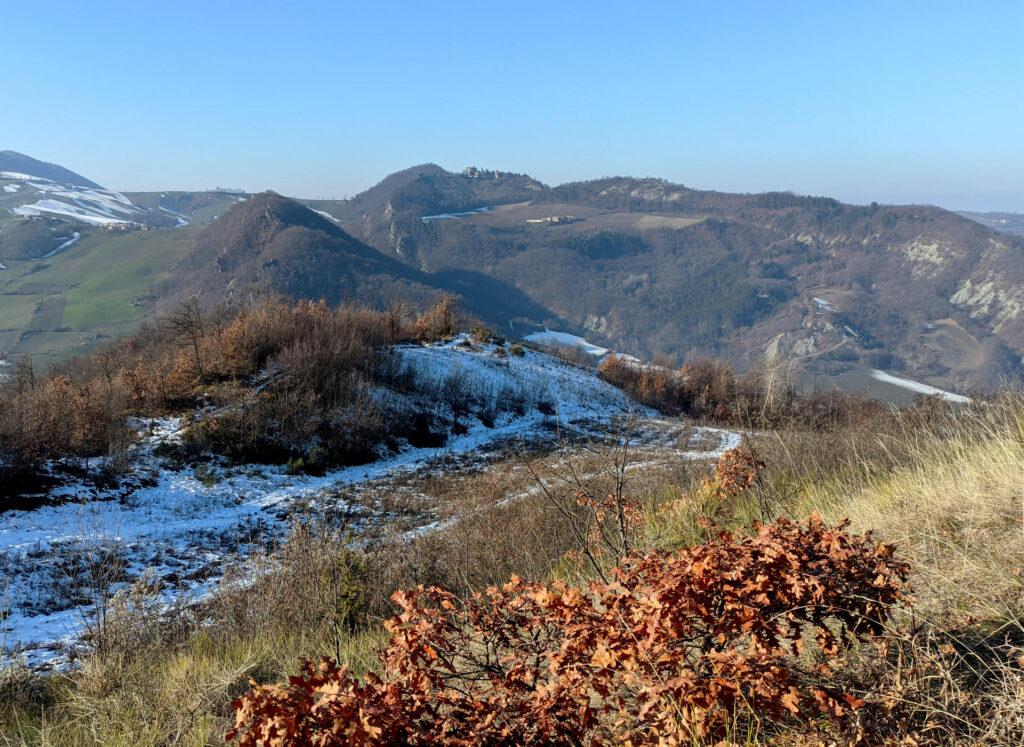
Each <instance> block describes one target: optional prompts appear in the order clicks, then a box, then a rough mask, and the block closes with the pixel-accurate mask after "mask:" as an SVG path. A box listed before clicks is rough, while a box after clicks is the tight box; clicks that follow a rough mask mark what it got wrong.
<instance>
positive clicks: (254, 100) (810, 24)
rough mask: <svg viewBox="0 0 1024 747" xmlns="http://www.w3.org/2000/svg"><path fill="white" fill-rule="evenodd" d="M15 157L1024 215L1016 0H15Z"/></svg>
mask: <svg viewBox="0 0 1024 747" xmlns="http://www.w3.org/2000/svg"><path fill="white" fill-rule="evenodd" d="M0 40H2V43H0V82H2V87H0V149H5V148H9V149H12V150H17V151H21V152H23V153H27V154H29V155H32V156H34V157H37V158H41V159H44V160H48V161H54V162H57V163H60V164H61V165H64V166H67V167H68V168H71V169H73V170H75V171H78V172H80V173H82V174H84V175H85V176H87V177H89V178H91V179H94V180H96V181H98V182H100V183H101V184H104V185H106V186H109V187H112V188H119V189H197V188H206V187H212V186H214V185H220V186H230V187H241V188H245V189H250V190H258V189H267V188H270V189H275V190H277V191H279V192H282V193H285V194H290V195H295V196H300V197H322V196H330V197H343V196H348V195H351V194H354V193H356V192H358V191H360V190H362V189H365V188H366V187H368V186H370V185H372V184H373V183H375V182H376V181H378V180H379V179H380V178H381V177H383V176H384V175H386V174H387V173H390V172H393V171H396V170H398V169H401V168H405V167H406V166H410V165H413V164H416V163H423V162H427V161H433V162H436V163H439V164H441V165H442V166H445V167H447V168H450V169H461V168H463V167H464V166H466V165H468V164H475V165H478V166H482V167H488V168H499V169H504V170H512V171H523V172H527V173H529V174H531V175H533V176H535V177H537V178H539V179H541V180H542V181H544V182H547V183H549V184H557V183H560V182H563V181H569V180H577V179H588V178H594V177H599V176H605V175H622V174H630V175H635V176H660V177H665V178H667V179H670V180H671V181H674V182H680V183H683V184H686V185H688V186H693V187H699V188H709V189H710V188H713V189H720V190H727V191H762V190H769V189H788V190H793V191H796V192H799V193H806V194H827V195H832V196H835V197H838V198H840V199H844V200H848V201H852V202H869V201H871V200H878V201H879V202H932V203H936V204H940V205H943V206H946V207H951V208H962V209H987V210H1016V211H1024V2H1022V0H1009V1H1006V2H983V1H977V0H976V1H974V2H967V1H962V2H944V1H942V0H930V1H929V2H910V1H905V0H899V1H897V2H892V1H891V0H890V1H888V2H877V3H875V2H864V1H861V0H857V2H822V1H821V0H816V1H814V2H786V1H785V0H779V2H764V1H763V0H760V1H758V2H729V1H728V0H721V1H717V0H706V1H705V2H684V1H683V0H675V1H669V2H636V1H634V2H619V3H605V2H600V1H599V0H589V1H588V2H570V1H565V2H559V1H558V0H547V2H531V1H529V0H527V1H516V2H507V1H504V2H483V1H482V0H477V1H476V2H464V3H463V2H423V1H418V2H402V1H399V0H392V2H387V3H384V2H375V1H371V0H367V1H366V2H362V3H349V2H329V1H328V0H321V1H320V2H286V1H285V0H276V1H274V2H264V1H262V0H249V1H248V2H241V1H239V2H221V1H218V0H204V1H203V2H194V1H192V0H177V1H176V2H161V3H156V2H150V1H149V0H132V1H131V2H104V1H103V0H88V1H84V0H76V1H75V2H66V1H64V0H47V2H45V3H35V2H24V1H21V2H18V1H16V0H2V2H0Z"/></svg>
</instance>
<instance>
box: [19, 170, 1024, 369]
mask: <svg viewBox="0 0 1024 747" xmlns="http://www.w3.org/2000/svg"><path fill="white" fill-rule="evenodd" d="M0 189H2V190H3V191H0V265H7V266H8V267H9V269H6V270H5V269H2V268H0V285H4V286H5V287H6V288H8V290H4V291H3V293H6V294H11V295H7V296H4V298H0V306H2V305H4V304H6V305H8V306H10V307H11V309H12V311H11V313H10V314H9V315H8V317H9V320H10V321H8V322H7V325H8V326H9V327H10V328H11V329H12V330H17V329H19V328H20V329H26V327H25V326H24V325H25V324H29V325H31V322H30V321H29V322H26V321H25V320H29V319H30V318H32V313H34V312H27V311H26V309H25V308H24V307H23V306H21V305H19V304H23V303H25V304H27V303H28V301H27V299H29V298H33V299H34V298H36V297H37V296H35V295H31V294H30V293H29V292H30V291H31V292H32V293H37V294H44V295H45V294H46V293H51V294H53V293H56V292H57V291H56V290H54V289H56V288H64V287H65V286H68V287H70V283H69V280H70V279H69V278H65V277H64V275H65V274H66V273H64V274H62V271H61V268H62V267H63V265H64V261H63V255H65V254H75V255H76V256H77V255H78V254H82V253H84V250H82V251H79V250H80V249H81V248H82V247H83V246H84V247H86V248H88V250H89V252H88V254H89V256H92V255H93V254H97V253H103V250H104V246H103V245H104V243H105V242H104V240H102V236H103V235H105V234H106V232H105V231H103V230H102V229H103V228H115V229H117V230H116V231H114V233H116V232H117V231H120V230H122V226H123V225H127V229H125V230H127V231H128V232H129V233H133V232H138V231H142V230H145V229H157V230H158V231H159V232H161V233H163V232H167V233H168V235H171V234H173V233H174V232H176V231H188V232H189V233H188V237H187V244H188V245H187V249H186V251H185V252H184V256H185V258H184V259H180V258H181V257H182V256H183V253H182V252H181V249H182V248H183V247H184V246H185V245H184V244H183V242H182V241H179V240H173V241H169V242H165V241H163V240H155V241H140V242H138V246H146V247H149V246H153V247H165V246H166V247H173V252H172V251H170V249H169V250H168V251H167V252H166V253H165V254H164V255H162V256H163V257H171V256H172V255H173V256H174V258H175V259H176V260H177V261H178V263H177V264H176V265H174V266H173V267H171V266H170V265H167V266H164V265H161V264H160V262H164V261H167V260H166V259H163V258H161V259H159V260H157V259H154V261H153V263H152V265H151V266H149V267H147V268H146V271H145V274H144V276H145V277H152V278H157V277H159V278H161V279H160V281H159V282H158V287H157V288H156V289H155V290H156V293H155V298H156V299H157V300H156V304H157V306H158V307H159V306H164V307H166V305H168V304H170V303H173V302H174V301H175V300H178V299H181V298H184V297H187V296H189V295H196V296H199V297H200V298H201V299H202V300H203V301H204V303H207V304H214V303H228V304H242V303H245V302H246V301H247V299H249V298H253V297H256V296H260V295H264V294H284V295H288V296H292V297H302V298H321V297H323V298H326V299H327V300H329V301H331V302H337V301H341V300H344V299H349V298H351V299H354V300H358V301H362V302H366V303H371V304H373V305H377V306H380V305H384V304H387V303H389V302H391V301H394V300H397V299H403V300H410V301H412V302H414V303H420V302H425V301H426V300H429V299H431V298H433V297H434V296H436V295H437V294H438V293H441V292H452V293H456V294H457V295H458V296H460V298H461V299H462V305H463V308H464V309H466V310H467V311H469V312H470V313H471V314H474V315H476V316H478V317H480V318H482V319H484V320H485V321H488V322H489V323H491V324H493V325H494V326H497V327H500V329H501V330H503V331H504V332H506V333H508V334H510V335H513V336H517V335H525V334H528V333H530V332H534V331H537V330H542V329H544V328H546V327H547V328H550V329H552V330H557V331H562V332H567V333H572V334H577V335H580V336H581V337H585V338H587V339H588V340H590V341H591V342H593V343H595V344H597V345H599V346H602V347H607V348H609V349H612V350H617V351H621V352H624V353H630V354H633V355H636V356H638V357H641V358H645V359H649V358H653V357H654V356H656V355H658V354H666V355H669V356H672V357H675V358H677V359H678V358H682V357H687V356H692V355H696V354H703V353H707V354H713V355H718V356H723V357H728V358H731V359H732V360H733V361H734V362H736V363H738V364H740V365H741V366H753V365H759V364H761V363H762V362H763V361H764V360H765V359H766V357H767V359H768V360H770V361H771V364H772V365H775V366H783V367H784V368H786V369H788V370H792V371H794V372H795V373H797V374H804V373H806V374H808V375H813V376H814V377H820V376H825V377H831V378H835V377H847V378H848V379H849V380H850V381H855V382H856V381H861V380H863V378H864V376H865V375H870V374H871V371H872V370H873V369H883V370H885V371H889V372H895V373H900V374H902V375H904V376H906V377H909V378H913V379H920V380H924V381H927V382H929V383H931V384H933V385H935V386H938V387H940V388H963V387H969V386H971V385H986V384H991V383H993V382H996V381H998V380H1000V379H1002V378H1003V377H1006V376H1010V377H1018V376H1020V374H1021V368H1022V366H1021V361H1022V357H1024V316H1022V311H1024V238H1021V237H1017V236H1013V235H1011V234H1009V233H1005V232H1001V231H996V230H993V229H992V228H990V227H988V226H986V225H982V224H981V223H979V222H978V220H977V218H976V217H973V216H972V218H967V217H964V216H962V215H958V214H956V213H952V212H949V211H947V210H942V209H940V208H937V207H931V206H923V205H903V206H891V205H877V204H872V205H867V206H855V205H845V204H843V203H840V202H838V201H837V200H834V199H831V198H828V197H808V196H800V195H794V194H791V193H781V192H776V193H765V194H730V193H724V192H715V191H706V190H695V189H690V188H688V187H685V186H683V185H679V184H672V183H670V182H667V181H664V180H659V179H650V178H646V179H637V178H632V177H608V178H602V179H598V180H593V181H586V182H576V183H570V184H563V185H560V186H557V187H548V186H546V185H544V184H542V183H541V182H539V181H537V180H535V179H532V178H531V177H529V176H527V175H524V174H516V173H510V172H500V171H487V170H481V169H474V168H470V169H467V170H465V171H463V172H461V173H453V172H449V171H446V170H445V169H443V168H441V167H440V166H437V165H434V164H424V165H420V166H414V167H412V168H409V169H405V170H403V171H400V172H397V173H395V174H392V175H390V176H388V177H387V178H386V179H384V180H383V181H381V182H380V183H379V184H378V185H376V186H374V187H372V188H371V189H368V190H366V191H365V192H363V193H361V194H359V195H357V196H356V197H354V198H352V199H350V200H302V201H297V200H292V199H289V198H285V197H282V196H280V195H276V194H273V193H264V194H260V195H255V196H251V197H250V196H247V195H242V194H237V193H233V192H226V191H225V192H218V191H214V192H145V193H131V194H128V195H122V194H120V193H113V192H109V191H107V190H101V189H98V188H89V187H78V186H73V185H63V186H61V185H57V184H56V183H55V182H50V181H48V180H46V178H44V177H32V178H31V179H26V178H24V177H17V176H10V175H8V176H7V177H3V176H2V175H0ZM81 211H85V213H87V214H86V215H83V214H82V212H81ZM90 221H91V222H90ZM122 221H123V223H122ZM110 224H114V225H113V226H111V225H110ZM186 225H190V226H192V227H191V228H177V227H178V226H186ZM1004 228H1005V226H1004ZM138 235H140V236H141V235H142V234H138ZM76 237H77V238H76ZM79 239H81V243H76V242H79ZM126 245H131V242H129V243H118V244H117V246H118V247H121V246H126ZM42 258H46V266H47V268H48V269H46V273H47V276H50V275H53V276H54V277H55V278H58V277H59V278H60V280H59V282H54V283H51V284H47V283H44V282H42V281H41V278H42V276H40V278H39V280H35V279H32V280H30V279H29V277H28V276H29V275H31V274H33V273H36V272H40V271H41V270H42V265H37V264H36V261H37V260H39V259H42ZM82 269H83V268H82V267H81V266H77V271H78V272H79V273H80V274H79V277H80V278H82V279H83V280H82V281H83V282H87V281H90V280H91V279H92V278H91V277H90V274H89V273H90V270H89V268H86V271H85V274H84V275H82V274H81V273H82ZM101 269H102V268H95V269H94V270H92V271H95V272H100V271H101ZM139 277H143V276H142V275H140V276H139ZM131 285H132V288H133V290H132V292H131V294H129V295H127V296H125V295H123V294H122V295H118V291H117V289H116V288H110V291H111V293H112V294H113V295H112V296H111V298H112V299H113V298H122V297H124V298H125V299H126V300H125V303H127V302H128V301H130V300H131V301H132V302H133V303H136V304H145V305H146V308H149V301H147V300H145V298H148V294H143V293H140V291H139V289H138V283H137V282H134V281H133V283H132V284H131ZM62 292H64V291H62ZM66 292H67V293H69V294H73V293H74V291H66ZM26 294H29V295H26ZM144 296H145V298H143V297H144ZM69 297H70V296H69ZM5 299H7V300H5ZM133 299H134V300H133ZM139 299H143V300H139ZM33 303H36V302H34V301H33ZM39 303H41V301H40V302H39ZM40 308H41V307H40ZM68 308H69V319H72V320H73V319H75V316H74V315H73V313H72V312H73V311H74V309H75V307H73V306H69V307H68ZM138 308H141V307H140V306H135V307H133V309H138ZM2 311H3V309H2V308H0V312H2ZM115 312H116V313H115ZM40 313H41V312H40ZM120 313H121V312H120V311H117V310H115V309H114V308H113V307H111V309H110V311H109V313H108V312H106V311H105V312H104V314H106V315H107V316H110V317H115V316H117V317H118V318H120V317H119V316H118V315H119V314H120ZM3 316H4V315H3V314H2V313H0V318H3ZM68 326H69V327H74V326H75V325H73V324H72V325H68ZM2 331H3V330H2V329H0V332H2ZM12 334H13V332H12ZM37 337H38V336H37ZM12 339H14V338H13V337H12ZM33 339H34V338H33V337H32V336H29V337H26V338H24V339H23V340H22V342H21V343H20V345H21V347H24V345H25V340H28V341H32V340H33ZM858 377H860V378H858ZM831 378H830V379H829V380H831ZM815 381H817V378H815Z"/></svg>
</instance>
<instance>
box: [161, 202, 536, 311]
mask: <svg viewBox="0 0 1024 747" xmlns="http://www.w3.org/2000/svg"><path fill="white" fill-rule="evenodd" d="M158 293H159V295H160V297H161V299H162V300H161V302H160V305H161V306H162V307H163V308H168V307H169V306H170V305H171V304H173V303H175V302H178V301H180V300H183V299H185V298H190V297H195V298H197V299H199V301H200V302H201V303H202V304H203V305H205V306H212V305H215V304H225V305H228V306H241V305H245V304H247V303H249V302H250V301H252V300H253V299H256V298H260V297H265V296H269V295H278V294H280V295H285V296H289V297H291V298H308V299H313V300H316V299H321V298H323V299H326V300H327V301H328V302H330V303H332V304H336V303H339V302H342V301H345V300H353V301H359V302H362V303H367V304H370V305H373V306H378V307H381V306H385V305H387V304H389V303H392V302H411V303H415V304H421V305H423V304H426V303H428V302H430V301H432V300H434V299H436V298H437V297H438V296H439V295H440V294H442V293H453V294H455V295H457V296H460V297H461V298H462V301H463V306H464V307H465V308H466V310H467V311H469V312H471V313H475V314H478V315H480V316H482V317H484V318H486V319H488V320H490V321H492V322H495V321H499V320H500V321H504V320H508V319H511V318H513V317H515V316H521V315H523V314H526V315H528V316H530V320H529V321H530V323H532V324H536V323H540V322H543V321H544V320H545V319H549V320H550V318H549V317H547V316H545V313H544V310H543V309H542V308H541V307H539V306H537V305H535V304H532V303H531V302H530V300H529V299H528V298H526V297H525V296H524V295H523V294H521V293H518V292H516V291H515V290H514V289H509V288H507V287H505V286H504V284H503V283H501V282H499V281H497V280H494V279H491V278H488V277H486V276H481V277H472V276H467V274H466V273H462V272H443V273H437V274H428V273H424V272H421V271H420V270H417V269H415V268H413V267H410V266H409V265H407V264H405V263H403V262H400V261H399V260H397V259H396V258H394V257H391V256H387V255H385V254H382V253H381V252H379V251H378V250H377V249H374V248H373V247H371V246H368V245H367V244H365V243H363V242H362V241H359V240H357V239H355V238H353V237H352V236H351V235H349V234H348V233H346V232H345V231H344V230H342V229H341V228H340V227H339V226H338V225H337V223H336V222H335V221H334V220H332V219H329V218H326V217H324V216H323V215H320V214H318V213H316V212H314V211H313V210H311V209H309V208H307V207H306V206H304V205H302V204H300V203H299V202H297V201H295V200H292V199H289V198H287V197H282V196H281V195H278V194H275V193H273V192H264V193H261V194H257V195H254V196H253V197H251V198H250V199H248V200H245V201H242V202H238V203H236V204H234V206H233V207H231V209H230V210H229V211H228V212H227V213H226V214H225V215H223V216H221V217H220V218H219V219H218V220H216V221H214V222H213V223H212V224H211V225H210V226H208V227H207V228H205V229H203V230H202V232H201V233H199V234H198V236H197V237H196V239H195V241H194V244H193V249H192V251H191V253H190V254H189V255H188V256H187V257H186V258H184V259H183V260H181V261H180V262H179V264H178V265H177V266H175V267H174V268H173V269H172V272H171V279H169V280H167V281H166V282H165V283H164V284H163V286H162V287H161V288H160V289H159V290H158Z"/></svg>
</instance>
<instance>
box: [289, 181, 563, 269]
mask: <svg viewBox="0 0 1024 747" xmlns="http://www.w3.org/2000/svg"><path fill="white" fill-rule="evenodd" d="M545 189H546V187H545V186H544V185H543V184H541V183H540V182H538V181H536V180H535V179H532V178H530V177H529V176H527V175H525V174H513V173H510V172H505V171H487V170H481V169H477V168H475V167H472V166H471V167H469V168H467V169H465V170H464V171H463V172H462V173H460V174H454V173H451V172H449V171H445V170H444V169H443V168H441V167H440V166H437V165H436V164H432V163H428V164H423V165H420V166H413V167H411V168H408V169H405V170H403V171H399V172H397V173H394V174H391V175H390V176H388V177H386V178H385V179H384V180H383V181H381V182H380V183H379V184H377V185H376V186H374V187H371V188H370V189H368V190H366V191H365V192H362V193H360V194H358V195H356V196H355V197H354V198H352V199H351V200H340V201H336V200H305V201H304V203H305V204H306V205H308V206H309V207H311V208H313V209H316V210H319V211H323V212H324V213H326V214H328V215H330V216H331V217H332V218H334V219H335V220H337V221H338V222H339V223H341V224H342V225H344V226H345V227H346V228H347V229H349V230H350V231H351V230H355V231H357V232H358V235H360V236H361V237H363V238H364V240H369V239H370V238H371V237H372V238H373V239H374V240H375V241H372V242H371V243H373V244H374V245H375V246H377V245H380V244H385V245H387V246H389V247H390V248H391V249H393V250H395V251H396V252H397V253H398V254H399V255H401V256H405V257H406V258H409V259H411V258H412V255H410V254H409V251H410V250H411V245H410V246H407V241H406V239H407V236H406V232H405V230H404V229H403V228H402V218H403V217H407V216H408V215H411V214H415V216H416V217H417V218H418V217H421V216H440V215H445V214H453V213H461V212H465V211H471V210H476V209H479V208H484V207H487V206H489V205H499V204H507V203H514V202H520V201H524V200H530V199H533V198H534V197H536V196H537V195H539V194H541V193H542V192H543V191H544V190H545ZM410 238H411V237H410Z"/></svg>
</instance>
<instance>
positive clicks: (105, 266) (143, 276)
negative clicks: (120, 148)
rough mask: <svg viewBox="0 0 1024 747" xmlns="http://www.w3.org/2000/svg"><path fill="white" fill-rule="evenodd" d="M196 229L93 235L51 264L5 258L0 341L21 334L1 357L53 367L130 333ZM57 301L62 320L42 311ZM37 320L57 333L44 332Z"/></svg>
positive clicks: (0, 296) (1, 279) (98, 232)
mask: <svg viewBox="0 0 1024 747" xmlns="http://www.w3.org/2000/svg"><path fill="white" fill-rule="evenodd" d="M196 230H197V229H194V228H176V229H166V230H159V231H138V232H134V233H128V234H111V233H108V232H106V231H102V230H94V231H92V232H90V233H89V234H88V235H86V236H83V237H82V239H81V240H80V241H79V242H78V243H76V244H74V245H73V246H71V247H69V248H68V249H67V250H66V251H65V252H63V253H61V254H58V255H57V256H54V257H51V258H50V259H45V260H35V261H13V260H5V261H4V264H5V265H6V266H7V269H5V270H0V341H3V340H6V341H8V342H10V341H11V339H12V338H14V337H17V331H20V332H22V333H24V334H22V336H21V339H20V341H19V342H17V344H15V345H14V346H13V347H12V348H10V349H9V350H7V351H6V352H8V354H9V355H12V356H17V355H24V354H31V355H33V356H34V357H37V358H39V359H41V360H42V361H50V362H52V361H58V360H62V359H64V358H67V357H69V356H71V355H74V354H76V353H79V352H84V351H85V350H88V349H89V348H91V347H93V346H94V345H95V344H96V343H98V342H100V341H101V340H103V339H105V338H107V337H113V336H118V335H123V334H127V333H130V332H131V331H132V330H133V329H135V327H136V325H137V324H138V323H139V321H140V320H141V319H142V318H143V317H144V316H145V315H146V313H147V312H148V311H149V309H150V307H151V299H150V297H149V296H150V293H151V289H152V287H153V286H154V284H157V283H160V282H161V281H163V280H165V279H166V278H167V277H168V276H169V273H170V268H171V267H172V266H173V265H174V263H175V262H177V261H178V260H179V259H181V258H182V257H183V256H185V255H186V254H187V253H188V252H189V249H190V248H191V242H192V239H193V237H194V235H195V232H196ZM60 298H63V301H64V306H63V318H60V317H59V316H58V315H56V314H53V313H51V314H48V313H47V312H48V310H50V309H51V308H52V309H56V308H58V307H59V299H60ZM42 320H47V322H48V324H49V326H50V327H52V326H53V324H54V323H59V324H60V327H59V329H53V328H46V325H45V324H43V323H42ZM40 327H43V328H40ZM4 330H8V332H6V333H5V332H4ZM3 352H5V351H4V350H0V354H2V353H3Z"/></svg>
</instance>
